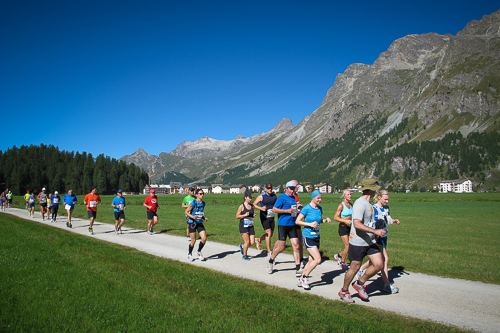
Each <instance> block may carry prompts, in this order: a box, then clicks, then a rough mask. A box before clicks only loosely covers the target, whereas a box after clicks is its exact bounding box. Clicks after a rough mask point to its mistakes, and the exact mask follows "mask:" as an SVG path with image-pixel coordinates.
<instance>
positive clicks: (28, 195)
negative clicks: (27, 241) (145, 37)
mask: <svg viewBox="0 0 500 333" xmlns="http://www.w3.org/2000/svg"><path fill="white" fill-rule="evenodd" d="M29 198H30V190H27V191H26V194H25V195H24V201H25V202H26V210H28V199H29ZM30 216H31V214H30Z"/></svg>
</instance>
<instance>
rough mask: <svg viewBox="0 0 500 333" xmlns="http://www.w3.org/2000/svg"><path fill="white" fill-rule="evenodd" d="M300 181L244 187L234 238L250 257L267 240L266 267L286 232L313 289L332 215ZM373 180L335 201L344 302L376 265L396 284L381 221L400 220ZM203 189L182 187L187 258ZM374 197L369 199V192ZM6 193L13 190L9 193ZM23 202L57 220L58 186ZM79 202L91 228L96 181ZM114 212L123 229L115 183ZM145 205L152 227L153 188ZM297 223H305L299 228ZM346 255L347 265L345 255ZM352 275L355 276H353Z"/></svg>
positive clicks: (72, 198)
mask: <svg viewBox="0 0 500 333" xmlns="http://www.w3.org/2000/svg"><path fill="white" fill-rule="evenodd" d="M298 184H299V183H298V182H297V181H296V180H291V181H289V182H287V183H286V185H285V190H284V193H283V194H281V195H280V196H279V197H277V196H276V194H275V193H274V192H273V191H272V188H273V187H272V184H267V185H266V186H265V192H264V193H262V194H260V195H258V196H257V198H256V199H255V201H254V202H253V203H252V199H253V198H254V196H253V195H252V194H251V193H249V192H247V193H245V194H244V202H243V203H242V204H241V205H240V206H239V207H238V210H237V212H236V218H237V219H238V220H239V222H240V223H239V231H240V235H241V236H242V239H243V243H242V244H240V245H239V249H240V253H241V256H242V259H243V260H246V261H247V260H250V258H249V256H248V248H249V247H250V246H253V245H256V247H257V249H258V250H262V247H263V244H264V243H265V245H266V248H267V255H268V262H267V273H269V274H272V273H273V272H274V266H275V263H276V257H277V256H278V254H280V253H281V252H282V251H283V250H284V249H285V246H286V240H287V238H289V239H290V243H291V245H292V250H293V258H294V262H295V276H296V277H297V278H298V281H297V286H299V287H302V288H303V289H305V290H309V289H311V285H310V283H309V276H310V274H311V272H312V271H313V270H314V268H315V267H316V266H317V265H319V264H320V263H321V253H320V250H319V249H320V225H321V224H322V223H330V222H331V219H330V218H328V217H326V218H323V209H322V207H321V206H320V203H321V201H322V194H321V192H320V191H319V190H315V191H313V192H311V193H310V198H311V201H310V203H309V204H307V205H306V206H303V205H302V204H301V203H300V201H299V198H298V196H297V190H298ZM379 189H380V186H379V185H378V183H377V182H376V181H375V180H373V179H365V180H363V181H362V182H361V187H360V190H361V191H362V196H361V197H360V198H358V199H357V200H356V201H355V202H354V204H352V203H351V192H350V191H349V190H344V191H343V193H342V199H343V200H342V202H341V203H340V204H339V206H338V208H337V210H336V212H335V214H334V218H333V220H334V221H336V222H338V223H339V226H338V233H339V236H340V238H341V241H342V243H343V245H344V249H343V250H342V252H340V253H338V254H335V256H334V257H335V259H336V260H337V262H338V264H339V266H340V267H341V268H342V270H344V271H346V273H345V276H344V284H343V288H342V289H341V290H340V291H339V296H340V298H341V299H342V300H343V301H344V302H348V303H352V302H353V300H352V297H351V294H350V292H349V286H350V285H351V283H352V287H353V288H354V289H355V290H356V291H357V292H358V295H359V297H361V298H362V299H364V300H367V299H368V297H369V296H368V294H367V292H366V286H365V283H366V282H367V281H368V280H369V279H370V278H371V277H373V276H374V275H375V274H376V273H377V272H379V271H380V272H381V275H382V278H383V280H384V287H383V291H384V292H388V293H397V292H399V289H398V288H396V287H394V286H393V284H392V283H391V282H390V281H389V277H388V260H389V257H388V254H387V232H388V230H387V226H388V225H390V224H392V223H397V224H399V223H400V222H399V220H397V219H393V218H392V217H391V215H390V211H389V207H388V205H387V204H388V203H389V192H387V191H386V190H381V191H379V192H378V193H377V191H378V190H379ZM9 193H10V191H8V189H7V190H5V191H4V192H1V200H2V207H3V206H4V204H5V202H8V203H9V204H10V202H9V201H8V196H7V194H9ZM204 194H205V193H204V191H203V189H201V188H195V187H190V188H189V189H188V195H187V196H186V197H185V198H184V200H183V202H182V207H183V208H185V211H184V214H185V218H186V222H187V229H186V234H187V240H188V241H189V246H188V260H190V261H192V260H195V258H194V257H193V250H194V247H195V244H196V233H198V235H199V236H200V242H199V243H198V250H197V251H196V255H197V256H198V259H200V260H202V261H203V260H206V259H205V257H204V256H203V254H202V249H203V247H204V246H205V244H206V242H207V234H206V230H205V226H204V224H203V223H204V222H206V221H208V218H207V217H206V216H205V206H206V204H205V202H204V201H203V197H204ZM374 197H375V205H372V204H371V203H370V200H371V199H372V198H374ZM10 198H12V194H11V193H10ZM25 201H26V209H27V210H28V212H29V215H30V216H32V217H34V215H35V202H36V201H38V202H39V203H40V212H41V215H42V219H43V220H44V219H45V214H46V215H47V218H48V217H49V210H51V212H52V215H51V222H55V220H56V218H57V212H58V208H59V203H60V197H59V195H58V192H57V191H55V192H54V193H53V194H47V193H46V189H45V188H43V189H42V192H41V193H39V194H38V196H37V197H35V196H34V194H33V193H29V191H27V193H26V195H25ZM62 202H63V204H64V206H65V209H66V211H67V213H68V217H67V222H66V226H67V227H69V228H71V227H72V224H71V217H72V213H73V210H74V206H75V204H76V203H77V202H78V199H77V197H76V195H74V194H73V192H72V190H69V191H68V193H67V194H66V195H65V196H64V198H63V200H62ZM83 203H84V204H85V205H86V208H87V214H88V217H89V219H90V223H89V228H88V231H89V233H90V234H94V232H93V224H94V221H95V218H96V215H97V205H98V204H100V203H101V198H100V196H99V195H98V194H97V188H96V187H92V189H91V191H90V193H88V194H87V195H86V196H85V198H84V201H83ZM111 206H112V207H113V211H114V216H115V230H114V231H115V234H117V235H118V234H121V233H122V230H121V228H122V226H123V224H124V223H125V209H126V208H127V205H126V201H125V198H124V197H123V195H122V191H121V190H118V191H117V193H116V197H115V198H114V199H113V201H112V202H111ZM143 206H144V207H145V208H146V214H147V220H148V225H147V233H148V234H149V235H153V227H154V226H155V225H156V224H158V208H159V205H158V198H157V196H156V192H155V190H154V189H151V190H150V193H149V195H148V196H147V197H146V199H145V200H144V203H143ZM256 210H258V211H259V215H260V221H261V224H262V227H263V229H264V234H263V235H262V236H261V237H259V238H256V234H255V227H254V221H253V219H254V218H255V217H257V214H256V213H255V212H256ZM275 214H278V224H277V225H278V239H277V240H276V242H275V243H274V245H272V243H271V239H272V237H273V234H274V230H275ZM302 227H304V228H303V229H302ZM304 248H305V249H306V250H307V252H308V254H309V257H308V258H305V259H304V256H303V249H304ZM365 257H368V261H366V262H365V264H363V265H362V263H363V259H364V258H365ZM346 259H349V261H350V265H348V264H347V263H346ZM353 280H354V282H353Z"/></svg>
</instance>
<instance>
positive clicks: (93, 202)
mask: <svg viewBox="0 0 500 333" xmlns="http://www.w3.org/2000/svg"><path fill="white" fill-rule="evenodd" d="M89 207H97V201H89Z"/></svg>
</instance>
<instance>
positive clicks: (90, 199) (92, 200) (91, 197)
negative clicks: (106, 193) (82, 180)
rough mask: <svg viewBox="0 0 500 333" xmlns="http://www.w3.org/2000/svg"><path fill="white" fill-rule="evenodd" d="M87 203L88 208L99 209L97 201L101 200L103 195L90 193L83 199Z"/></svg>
mask: <svg viewBox="0 0 500 333" xmlns="http://www.w3.org/2000/svg"><path fill="white" fill-rule="evenodd" d="M83 201H85V202H86V203H87V210H93V211H94V212H95V211H97V203H98V202H101V197H100V196H99V195H98V194H92V193H89V194H87V195H86V196H85V199H83Z"/></svg>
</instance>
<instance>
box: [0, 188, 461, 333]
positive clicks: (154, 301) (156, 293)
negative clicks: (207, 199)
mask: <svg viewBox="0 0 500 333" xmlns="http://www.w3.org/2000/svg"><path fill="white" fill-rule="evenodd" d="M178 198H180V197H178ZM165 199H167V198H165ZM105 200H107V198H106V199H105ZM131 201H132V200H131ZM221 206H223V205H221ZM131 207H132V206H131ZM214 207H215V206H214ZM102 208H104V207H100V212H101V213H103V214H102V216H105V215H106V213H105V209H102ZM164 210H165V213H164V214H165V215H168V214H167V212H168V211H169V209H168V208H167V205H165V207H164ZM172 210H173V207H172ZM132 211H133V209H130V212H132ZM130 215H133V214H132V213H130ZM213 215H214V217H215V218H214V226H215V225H218V224H220V223H222V222H218V221H217V216H218V215H217V213H216V210H215V209H214V211H213ZM0 216H1V223H0V286H1V288H0V331H1V332H75V331H76V332H165V331H168V332H205V331H223V332H313V331H314V332H402V331H405V332H422V331H424V332H462V330H461V329H459V328H456V327H452V326H445V325H442V324H438V323H434V322H428V321H423V320H418V319H413V318H408V317H405V316H401V315H397V314H394V313H390V312H385V311H382V310H379V309H374V308H370V307H365V306H356V305H348V304H344V303H342V302H339V301H332V300H327V299H324V298H321V297H317V296H314V295H309V294H305V293H301V292H299V291H293V290H284V289H281V288H278V287H275V286H269V285H266V284H263V283H260V282H255V281H250V280H245V279H242V278H237V277H233V276H230V275H227V274H222V273H219V272H216V271H212V270H208V269H204V268H201V267H196V266H193V265H189V264H185V263H181V262H176V261H172V260H168V259H165V258H159V257H155V256H152V255H149V254H145V253H142V252H139V251H137V250H135V249H132V248H128V247H124V246H120V245H116V244H112V243H108V242H104V241H100V240H97V239H95V238H90V237H85V236H82V235H78V234H73V233H69V232H67V231H66V230H64V229H57V228H52V227H50V226H46V225H42V224H39V223H36V222H33V221H30V220H23V219H20V218H17V217H14V216H11V215H7V214H0ZM130 223H132V221H130ZM135 223H139V222H135ZM168 223H169V222H168V220H166V221H165V225H168ZM172 223H173V222H172ZM231 227H232V228H233V227H234V226H231ZM174 229H175V230H177V229H178V230H179V232H181V231H182V228H181V227H178V228H177V227H175V228H174V227H172V228H171V229H170V230H171V231H169V232H172V230H174ZM231 230H232V229H231ZM213 238H216V237H215V235H213Z"/></svg>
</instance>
